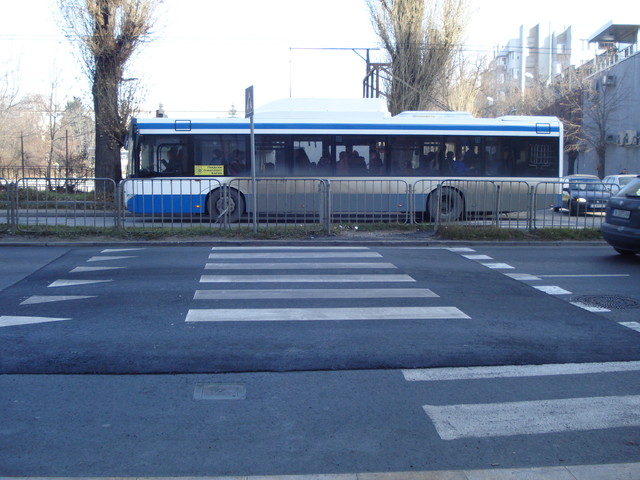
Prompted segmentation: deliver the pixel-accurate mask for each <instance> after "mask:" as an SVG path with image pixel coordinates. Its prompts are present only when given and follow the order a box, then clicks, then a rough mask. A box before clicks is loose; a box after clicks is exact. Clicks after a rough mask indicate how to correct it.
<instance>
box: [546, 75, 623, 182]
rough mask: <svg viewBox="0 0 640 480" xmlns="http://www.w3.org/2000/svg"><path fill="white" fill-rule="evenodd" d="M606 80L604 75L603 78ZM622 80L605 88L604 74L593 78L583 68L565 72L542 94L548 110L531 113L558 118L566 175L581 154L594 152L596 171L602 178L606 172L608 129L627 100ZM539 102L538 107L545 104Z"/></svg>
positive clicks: (609, 135) (609, 134) (609, 136)
mask: <svg viewBox="0 0 640 480" xmlns="http://www.w3.org/2000/svg"><path fill="white" fill-rule="evenodd" d="M604 77H606V75H605V76H604ZM629 94H630V89H629V88H628V87H627V86H626V85H625V84H624V78H621V79H620V82H619V84H618V85H607V84H606V82H603V74H602V73H599V74H595V75H592V74H591V72H589V71H588V70H587V69H585V68H578V69H573V68H571V69H567V70H566V71H565V72H564V74H563V76H562V77H560V78H558V79H556V81H555V83H554V84H553V85H552V86H551V87H550V88H548V89H547V91H546V92H545V99H544V102H546V104H547V106H545V107H544V108H540V109H537V110H536V111H535V112H534V113H543V114H547V115H555V116H558V117H559V118H560V119H561V120H562V121H563V123H564V128H565V152H567V154H568V157H569V168H568V170H569V173H573V170H574V169H573V164H574V162H575V160H576V158H577V156H578V153H579V152H581V151H585V152H586V151H590V150H592V151H594V152H595V153H596V156H597V162H596V170H597V173H598V176H599V177H600V178H603V177H604V176H605V170H606V160H607V146H608V144H609V140H610V138H611V133H610V129H611V126H612V123H613V120H614V117H615V115H616V114H617V111H618V110H619V109H620V107H621V105H622V104H623V103H624V102H625V101H627V99H628V98H629ZM544 102H543V101H540V103H544Z"/></svg>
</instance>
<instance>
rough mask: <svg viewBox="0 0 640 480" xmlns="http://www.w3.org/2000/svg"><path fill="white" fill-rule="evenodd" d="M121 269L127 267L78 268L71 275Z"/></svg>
mask: <svg viewBox="0 0 640 480" xmlns="http://www.w3.org/2000/svg"><path fill="white" fill-rule="evenodd" d="M119 268H127V267H76V268H74V269H73V270H71V271H70V272H69V273H84V272H100V271H102V270H117V269H119Z"/></svg>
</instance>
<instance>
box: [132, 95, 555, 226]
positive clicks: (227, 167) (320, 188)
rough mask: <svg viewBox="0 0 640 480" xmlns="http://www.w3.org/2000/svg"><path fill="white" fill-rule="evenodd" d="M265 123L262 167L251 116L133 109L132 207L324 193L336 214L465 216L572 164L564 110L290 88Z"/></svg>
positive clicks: (272, 200)
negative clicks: (294, 95)
mask: <svg viewBox="0 0 640 480" xmlns="http://www.w3.org/2000/svg"><path fill="white" fill-rule="evenodd" d="M254 132H255V134H254V144H255V150H254V158H255V171H253V170H252V165H251V157H252V155H251V150H250V145H251V143H250V122H249V120H248V119H240V118H220V119H197V118H175V119H171V118H134V119H132V121H131V126H130V132H129V135H128V139H127V142H126V143H127V145H126V147H127V150H128V167H127V175H126V176H127V178H126V180H125V181H124V185H123V192H124V203H125V208H127V209H128V210H129V211H130V212H132V213H134V214H170V215H175V214H180V215H188V214H199V215H202V216H208V217H210V218H211V219H212V220H217V219H219V218H220V217H221V215H223V214H224V215H225V218H227V219H229V220H231V221H238V220H239V219H240V218H242V216H243V215H251V213H252V211H253V210H254V209H255V208H257V210H258V211H259V213H287V214H296V213H309V212H316V213H317V212H318V211H319V210H320V209H321V207H319V206H318V203H319V200H318V198H319V197H320V196H321V195H322V194H324V195H328V196H329V197H330V201H329V204H330V207H329V208H330V213H331V214H336V213H349V212H354V211H355V212H361V213H370V214H385V213H388V214H392V213H397V212H407V211H413V212H416V213H418V214H423V216H424V217H425V218H433V217H434V216H435V215H436V214H438V215H439V216H441V217H442V218H443V219H445V220H455V219H459V218H462V217H463V216H465V215H468V214H471V213H481V212H490V211H495V209H496V195H497V192H499V190H500V186H501V185H507V184H509V185H511V186H512V187H511V188H510V189H509V192H511V194H512V197H513V198H511V199H510V200H509V201H508V202H503V205H505V207H504V210H505V211H506V210H508V211H515V210H519V209H520V210H525V209H526V208H527V205H526V200H522V199H521V197H522V198H526V195H525V196H522V195H519V194H520V193H522V192H521V190H523V191H527V189H529V188H530V187H531V186H532V185H535V184H536V183H539V182H544V181H553V180H557V179H558V178H559V177H561V176H562V151H563V145H562V139H563V135H562V123H561V122H560V121H559V120H558V119H557V118H555V117H532V116H529V117H525V116H503V117H499V118H474V117H473V116H472V115H470V114H468V113H462V112H426V111H425V112H423V111H410V112H403V113H400V114H398V115H395V116H391V115H390V114H389V112H388V111H387V108H386V104H385V102H384V101H382V100H381V99H359V100H321V99H313V100H297V99H287V100H282V101H276V102H273V103H272V104H269V105H267V106H265V107H263V108H261V109H259V110H257V111H256V113H255V122H254ZM254 175H255V179H256V186H255V188H252V180H253V178H254ZM514 183H515V184H517V185H519V186H520V187H518V189H516V190H518V191H517V192H516V191H514V188H513V184H514ZM487 185H488V186H489V187H487ZM480 189H481V190H480ZM506 191H507V190H506V189H504V188H503V192H502V194H503V195H504V194H505V192H506ZM254 192H255V194H256V198H255V199H253V197H252V196H253V195H254ZM254 200H255V201H254ZM325 203H326V202H325ZM256 213H258V212H256Z"/></svg>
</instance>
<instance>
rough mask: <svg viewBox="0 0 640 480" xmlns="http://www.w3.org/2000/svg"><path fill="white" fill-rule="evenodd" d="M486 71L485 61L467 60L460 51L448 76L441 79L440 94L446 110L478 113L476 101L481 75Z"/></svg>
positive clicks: (467, 57)
mask: <svg viewBox="0 0 640 480" xmlns="http://www.w3.org/2000/svg"><path fill="white" fill-rule="evenodd" d="M485 69H486V60H485V58H483V57H478V58H476V59H475V60H474V59H472V58H469V56H468V55H465V54H464V53H463V52H462V51H460V52H458V53H457V55H456V56H455V58H454V60H453V62H452V68H451V69H450V74H449V75H448V76H443V77H441V80H440V82H439V83H440V85H441V94H440V96H441V97H442V99H443V103H444V104H445V106H446V107H447V110H451V111H462V112H469V113H471V114H473V115H478V114H479V113H480V108H479V106H478V103H477V100H478V97H479V94H480V89H481V86H482V82H481V80H482V74H483V72H484V71H485Z"/></svg>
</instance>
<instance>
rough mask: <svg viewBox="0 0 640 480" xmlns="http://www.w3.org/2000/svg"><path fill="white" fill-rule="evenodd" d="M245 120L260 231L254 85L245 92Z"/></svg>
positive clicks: (255, 226)
mask: <svg viewBox="0 0 640 480" xmlns="http://www.w3.org/2000/svg"><path fill="white" fill-rule="evenodd" d="M244 118H249V125H250V128H251V131H250V140H249V144H250V148H251V196H252V197H253V202H252V206H253V231H254V232H257V231H258V186H257V184H256V141H255V135H254V127H253V85H251V86H250V87H249V88H247V89H246V90H245V91H244Z"/></svg>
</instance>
